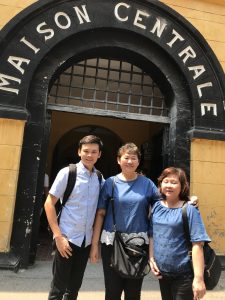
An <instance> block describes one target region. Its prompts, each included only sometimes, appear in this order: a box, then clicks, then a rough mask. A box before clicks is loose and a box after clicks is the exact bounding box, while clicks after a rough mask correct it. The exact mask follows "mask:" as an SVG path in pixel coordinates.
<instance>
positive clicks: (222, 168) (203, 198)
mask: <svg viewBox="0 0 225 300" xmlns="http://www.w3.org/2000/svg"><path fill="white" fill-rule="evenodd" d="M190 175H191V191H192V193H193V194H196V195H198V197H199V200H200V211H201V213H202V216H203V218H204V221H205V224H206V227H207V231H208V233H209V235H210V237H211V239H212V240H213V246H214V247H215V248H216V250H217V251H218V252H219V253H221V254H223V255H225V141H209V140H201V139H194V140H193V141H192V144H191V174H190Z"/></svg>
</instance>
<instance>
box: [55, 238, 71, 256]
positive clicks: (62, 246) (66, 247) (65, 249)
mask: <svg viewBox="0 0 225 300" xmlns="http://www.w3.org/2000/svg"><path fill="white" fill-rule="evenodd" d="M55 242H56V247H57V249H58V251H59V253H60V254H61V256H62V257H65V258H69V257H70V256H71V255H72V248H71V247H70V244H69V241H68V240H67V238H66V237H65V236H64V235H60V236H58V237H55Z"/></svg>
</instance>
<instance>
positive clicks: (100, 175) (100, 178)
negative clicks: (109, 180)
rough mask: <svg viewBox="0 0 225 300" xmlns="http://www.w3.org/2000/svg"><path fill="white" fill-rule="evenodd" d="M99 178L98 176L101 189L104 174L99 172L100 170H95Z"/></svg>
mask: <svg viewBox="0 0 225 300" xmlns="http://www.w3.org/2000/svg"><path fill="white" fill-rule="evenodd" d="M95 172H96V174H97V176H98V181H99V185H100V187H101V184H102V173H101V172H100V171H99V170H97V169H96V170H95Z"/></svg>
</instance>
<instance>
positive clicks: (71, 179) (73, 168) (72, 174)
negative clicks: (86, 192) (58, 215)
mask: <svg viewBox="0 0 225 300" xmlns="http://www.w3.org/2000/svg"><path fill="white" fill-rule="evenodd" d="M76 177H77V165H76V164H70V165H69V175H68V181H67V185H66V190H65V192H64V196H63V200H62V206H64V205H65V204H66V201H67V200H68V198H69V196H70V194H71V193H72V190H73V188H74V185H75V183H76Z"/></svg>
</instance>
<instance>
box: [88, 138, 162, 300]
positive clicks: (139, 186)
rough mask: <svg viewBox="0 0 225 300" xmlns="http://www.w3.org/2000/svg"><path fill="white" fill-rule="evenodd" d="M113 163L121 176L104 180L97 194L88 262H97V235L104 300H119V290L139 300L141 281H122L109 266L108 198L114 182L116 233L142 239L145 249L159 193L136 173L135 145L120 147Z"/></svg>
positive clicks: (110, 222) (128, 299)
mask: <svg viewBox="0 0 225 300" xmlns="http://www.w3.org/2000/svg"><path fill="white" fill-rule="evenodd" d="M117 161H118V164H119V165H120V167H121V173H120V174H118V175H116V176H115V177H110V178H108V179H107V180H106V181H105V183H104V186H103V188H102V191H101V194H100V198H99V202H98V210H97V214H96V219H95V225H94V233H93V239H92V248H91V255H90V257H91V262H96V261H97V260H98V258H99V250H98V243H99V239H100V235H101V244H102V247H101V254H102V262H103V271H104V278H105V291H106V295H105V300H120V299H121V294H122V292H123V291H124V294H125V299H126V300H139V299H140V293H141V286H142V281H143V279H125V278H122V277H121V276H120V275H118V273H116V272H115V271H114V270H113V269H112V268H111V267H110V258H111V254H112V248H113V247H112V244H113V240H114V232H113V219H112V207H111V205H110V203H109V199H110V198H111V196H112V184H113V180H114V179H115V186H114V195H113V197H114V206H115V219H116V225H117V230H118V231H120V232H123V238H124V239H125V240H126V239H128V238H130V237H133V236H142V237H143V238H144V239H145V245H143V247H146V248H148V244H149V237H148V229H149V219H148V215H149V207H150V205H153V204H154V203H155V202H156V201H158V200H159V193H158V189H157V187H156V186H155V184H154V183H153V182H152V181H151V180H150V179H148V178H147V177H145V176H143V175H138V174H137V172H136V169H137V167H138V165H139V162H140V152H139V150H138V148H137V146H136V145H135V144H133V143H127V144H125V145H124V146H122V147H121V148H120V149H119V151H118V155H117ZM103 222H104V225H103ZM102 227H103V228H102Z"/></svg>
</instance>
